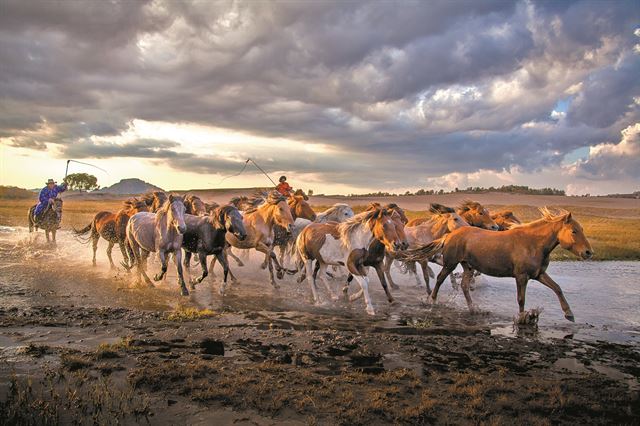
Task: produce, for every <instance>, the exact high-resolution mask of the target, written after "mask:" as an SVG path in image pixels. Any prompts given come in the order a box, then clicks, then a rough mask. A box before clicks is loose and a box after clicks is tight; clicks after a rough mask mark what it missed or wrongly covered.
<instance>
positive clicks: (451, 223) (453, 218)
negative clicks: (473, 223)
mask: <svg viewBox="0 0 640 426" xmlns="http://www.w3.org/2000/svg"><path fill="white" fill-rule="evenodd" d="M443 216H444V217H446V219H447V230H448V231H449V232H452V231H455V230H456V229H458V228H462V227H463V226H469V224H468V223H467V221H466V220H464V219H463V218H462V216H460V215H459V214H458V213H445V214H444V215H443Z"/></svg>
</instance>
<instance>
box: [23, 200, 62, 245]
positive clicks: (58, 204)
mask: <svg viewBox="0 0 640 426" xmlns="http://www.w3.org/2000/svg"><path fill="white" fill-rule="evenodd" d="M35 209H36V206H35V205H34V206H31V208H30V209H29V232H33V231H34V230H35V231H37V230H38V228H42V229H44V234H45V235H46V237H47V242H50V241H53V242H54V243H55V242H56V231H57V230H58V228H60V222H61V221H62V199H61V198H54V199H53V202H52V203H50V204H49V205H48V206H47V207H46V208H45V211H44V212H42V213H41V214H40V217H39V218H38V221H37V222H36V220H35V219H34V217H33V212H34V211H35ZM49 233H51V239H49Z"/></svg>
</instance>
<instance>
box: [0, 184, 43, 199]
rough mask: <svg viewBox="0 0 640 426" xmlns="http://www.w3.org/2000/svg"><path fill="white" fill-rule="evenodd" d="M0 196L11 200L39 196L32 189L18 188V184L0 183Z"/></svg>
mask: <svg viewBox="0 0 640 426" xmlns="http://www.w3.org/2000/svg"><path fill="white" fill-rule="evenodd" d="M38 191H40V190H38ZM0 198H4V199H9V200H24V199H28V198H37V195H35V194H34V193H33V192H32V191H29V190H26V189H24V188H18V187H17V186H3V185H0Z"/></svg>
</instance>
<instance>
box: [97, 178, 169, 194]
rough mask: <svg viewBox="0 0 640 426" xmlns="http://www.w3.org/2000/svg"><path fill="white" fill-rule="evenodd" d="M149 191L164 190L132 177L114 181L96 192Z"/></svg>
mask: <svg viewBox="0 0 640 426" xmlns="http://www.w3.org/2000/svg"><path fill="white" fill-rule="evenodd" d="M148 191H163V189H162V188H159V187H157V186H155V185H152V184H150V183H147V182H145V181H143V180H141V179H137V178H130V179H122V180H121V181H120V182H118V183H114V184H113V185H111V186H109V187H107V188H102V189H99V190H97V191H94V193H96V192H97V193H102V194H114V195H133V194H142V193H144V192H148Z"/></svg>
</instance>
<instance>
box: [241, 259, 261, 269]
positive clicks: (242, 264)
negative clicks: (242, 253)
mask: <svg viewBox="0 0 640 426" xmlns="http://www.w3.org/2000/svg"><path fill="white" fill-rule="evenodd" d="M237 263H238V266H240V267H243V266H244V263H242V262H241V261H238V262H237ZM264 268H266V265H265V266H264V267H263V268H262V269H264Z"/></svg>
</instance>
